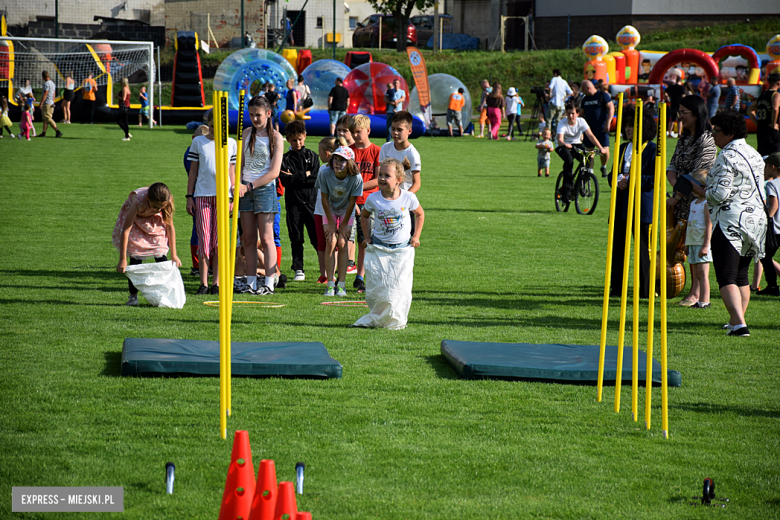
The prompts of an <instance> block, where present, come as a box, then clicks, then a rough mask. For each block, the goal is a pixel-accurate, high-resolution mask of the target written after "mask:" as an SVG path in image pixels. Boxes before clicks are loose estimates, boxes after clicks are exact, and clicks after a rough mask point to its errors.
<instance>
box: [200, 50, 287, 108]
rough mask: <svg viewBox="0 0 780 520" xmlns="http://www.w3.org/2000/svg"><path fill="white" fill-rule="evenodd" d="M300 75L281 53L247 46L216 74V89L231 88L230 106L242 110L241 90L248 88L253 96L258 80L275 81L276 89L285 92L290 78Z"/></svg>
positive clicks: (248, 91)
mask: <svg viewBox="0 0 780 520" xmlns="http://www.w3.org/2000/svg"><path fill="white" fill-rule="evenodd" d="M296 78H297V74H296V73H295V69H293V67H292V65H290V62H289V61H287V60H286V59H284V58H283V57H282V56H281V55H280V54H277V53H275V52H273V51H268V50H265V49H243V50H240V51H237V52H234V53H233V54H231V55H230V56H228V57H227V58H225V60H224V61H223V62H222V63H221V64H220V65H219V68H218V69H217V73H216V74H215V75H214V90H223V91H227V92H228V93H229V94H228V107H229V108H230V109H232V110H238V92H239V91H240V90H241V89H244V90H246V93H247V96H249V95H250V88H251V87H252V84H253V83H254V82H255V81H257V80H259V81H260V83H261V84H262V83H269V82H270V83H273V84H275V85H276V90H277V91H278V92H280V93H283V92H284V90H285V89H286V85H285V84H286V83H287V80H288V79H293V80H294V79H296Z"/></svg>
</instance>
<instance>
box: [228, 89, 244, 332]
mask: <svg viewBox="0 0 780 520" xmlns="http://www.w3.org/2000/svg"><path fill="white" fill-rule="evenodd" d="M245 96H246V91H245V90H239V91H238V123H237V126H238V128H237V130H236V144H237V145H238V146H237V147H236V174H235V175H236V178H235V181H234V186H233V227H232V228H231V230H230V233H231V234H230V280H231V284H230V294H231V303H230V317H231V323H232V318H233V303H232V302H233V299H232V294H233V281H234V280H235V276H236V248H237V246H238V185H239V184H241V155H242V154H243V152H244V150H243V147H244V143H243V141H242V140H241V135H242V134H243V133H244V99H245Z"/></svg>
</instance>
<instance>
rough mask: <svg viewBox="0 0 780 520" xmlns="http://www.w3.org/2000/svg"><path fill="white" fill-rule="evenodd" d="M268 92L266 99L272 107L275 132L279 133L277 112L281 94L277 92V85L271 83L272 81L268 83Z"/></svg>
mask: <svg viewBox="0 0 780 520" xmlns="http://www.w3.org/2000/svg"><path fill="white" fill-rule="evenodd" d="M267 85H268V90H267V91H266V93H265V94H263V95H264V96H265V98H266V99H267V100H268V103H269V105H270V106H271V121H273V126H274V130H276V131H277V132H278V131H279V114H278V110H277V105H276V104H277V103H278V102H279V93H278V92H277V91H276V84H274V83H271V82H270V81H269V82H268V83H267Z"/></svg>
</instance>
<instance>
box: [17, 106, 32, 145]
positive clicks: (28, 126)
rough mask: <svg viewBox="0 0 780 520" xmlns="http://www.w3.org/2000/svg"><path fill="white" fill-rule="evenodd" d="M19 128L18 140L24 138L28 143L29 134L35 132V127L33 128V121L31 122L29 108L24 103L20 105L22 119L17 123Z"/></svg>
mask: <svg viewBox="0 0 780 520" xmlns="http://www.w3.org/2000/svg"><path fill="white" fill-rule="evenodd" d="M19 128H20V129H21V133H20V134H19V136H18V137H19V139H21V138H22V136H24V137H26V138H27V140H28V141H30V132H31V131H34V130H35V127H33V120H32V114H31V113H30V106H29V105H28V104H27V103H25V104H24V105H22V119H21V121H19Z"/></svg>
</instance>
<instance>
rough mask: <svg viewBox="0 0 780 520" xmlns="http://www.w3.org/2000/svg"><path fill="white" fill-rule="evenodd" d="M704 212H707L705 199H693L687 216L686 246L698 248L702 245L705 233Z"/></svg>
mask: <svg viewBox="0 0 780 520" xmlns="http://www.w3.org/2000/svg"><path fill="white" fill-rule="evenodd" d="M705 211H709V209H708V208H707V200H706V199H701V200H695V199H694V201H693V202H691V212H690V213H689V214H688V231H687V232H686V234H685V245H686V246H700V245H703V244H704V238H705V236H704V235H705V232H706V228H705V226H706V222H705V221H704V218H705V217H704V212H705Z"/></svg>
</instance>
